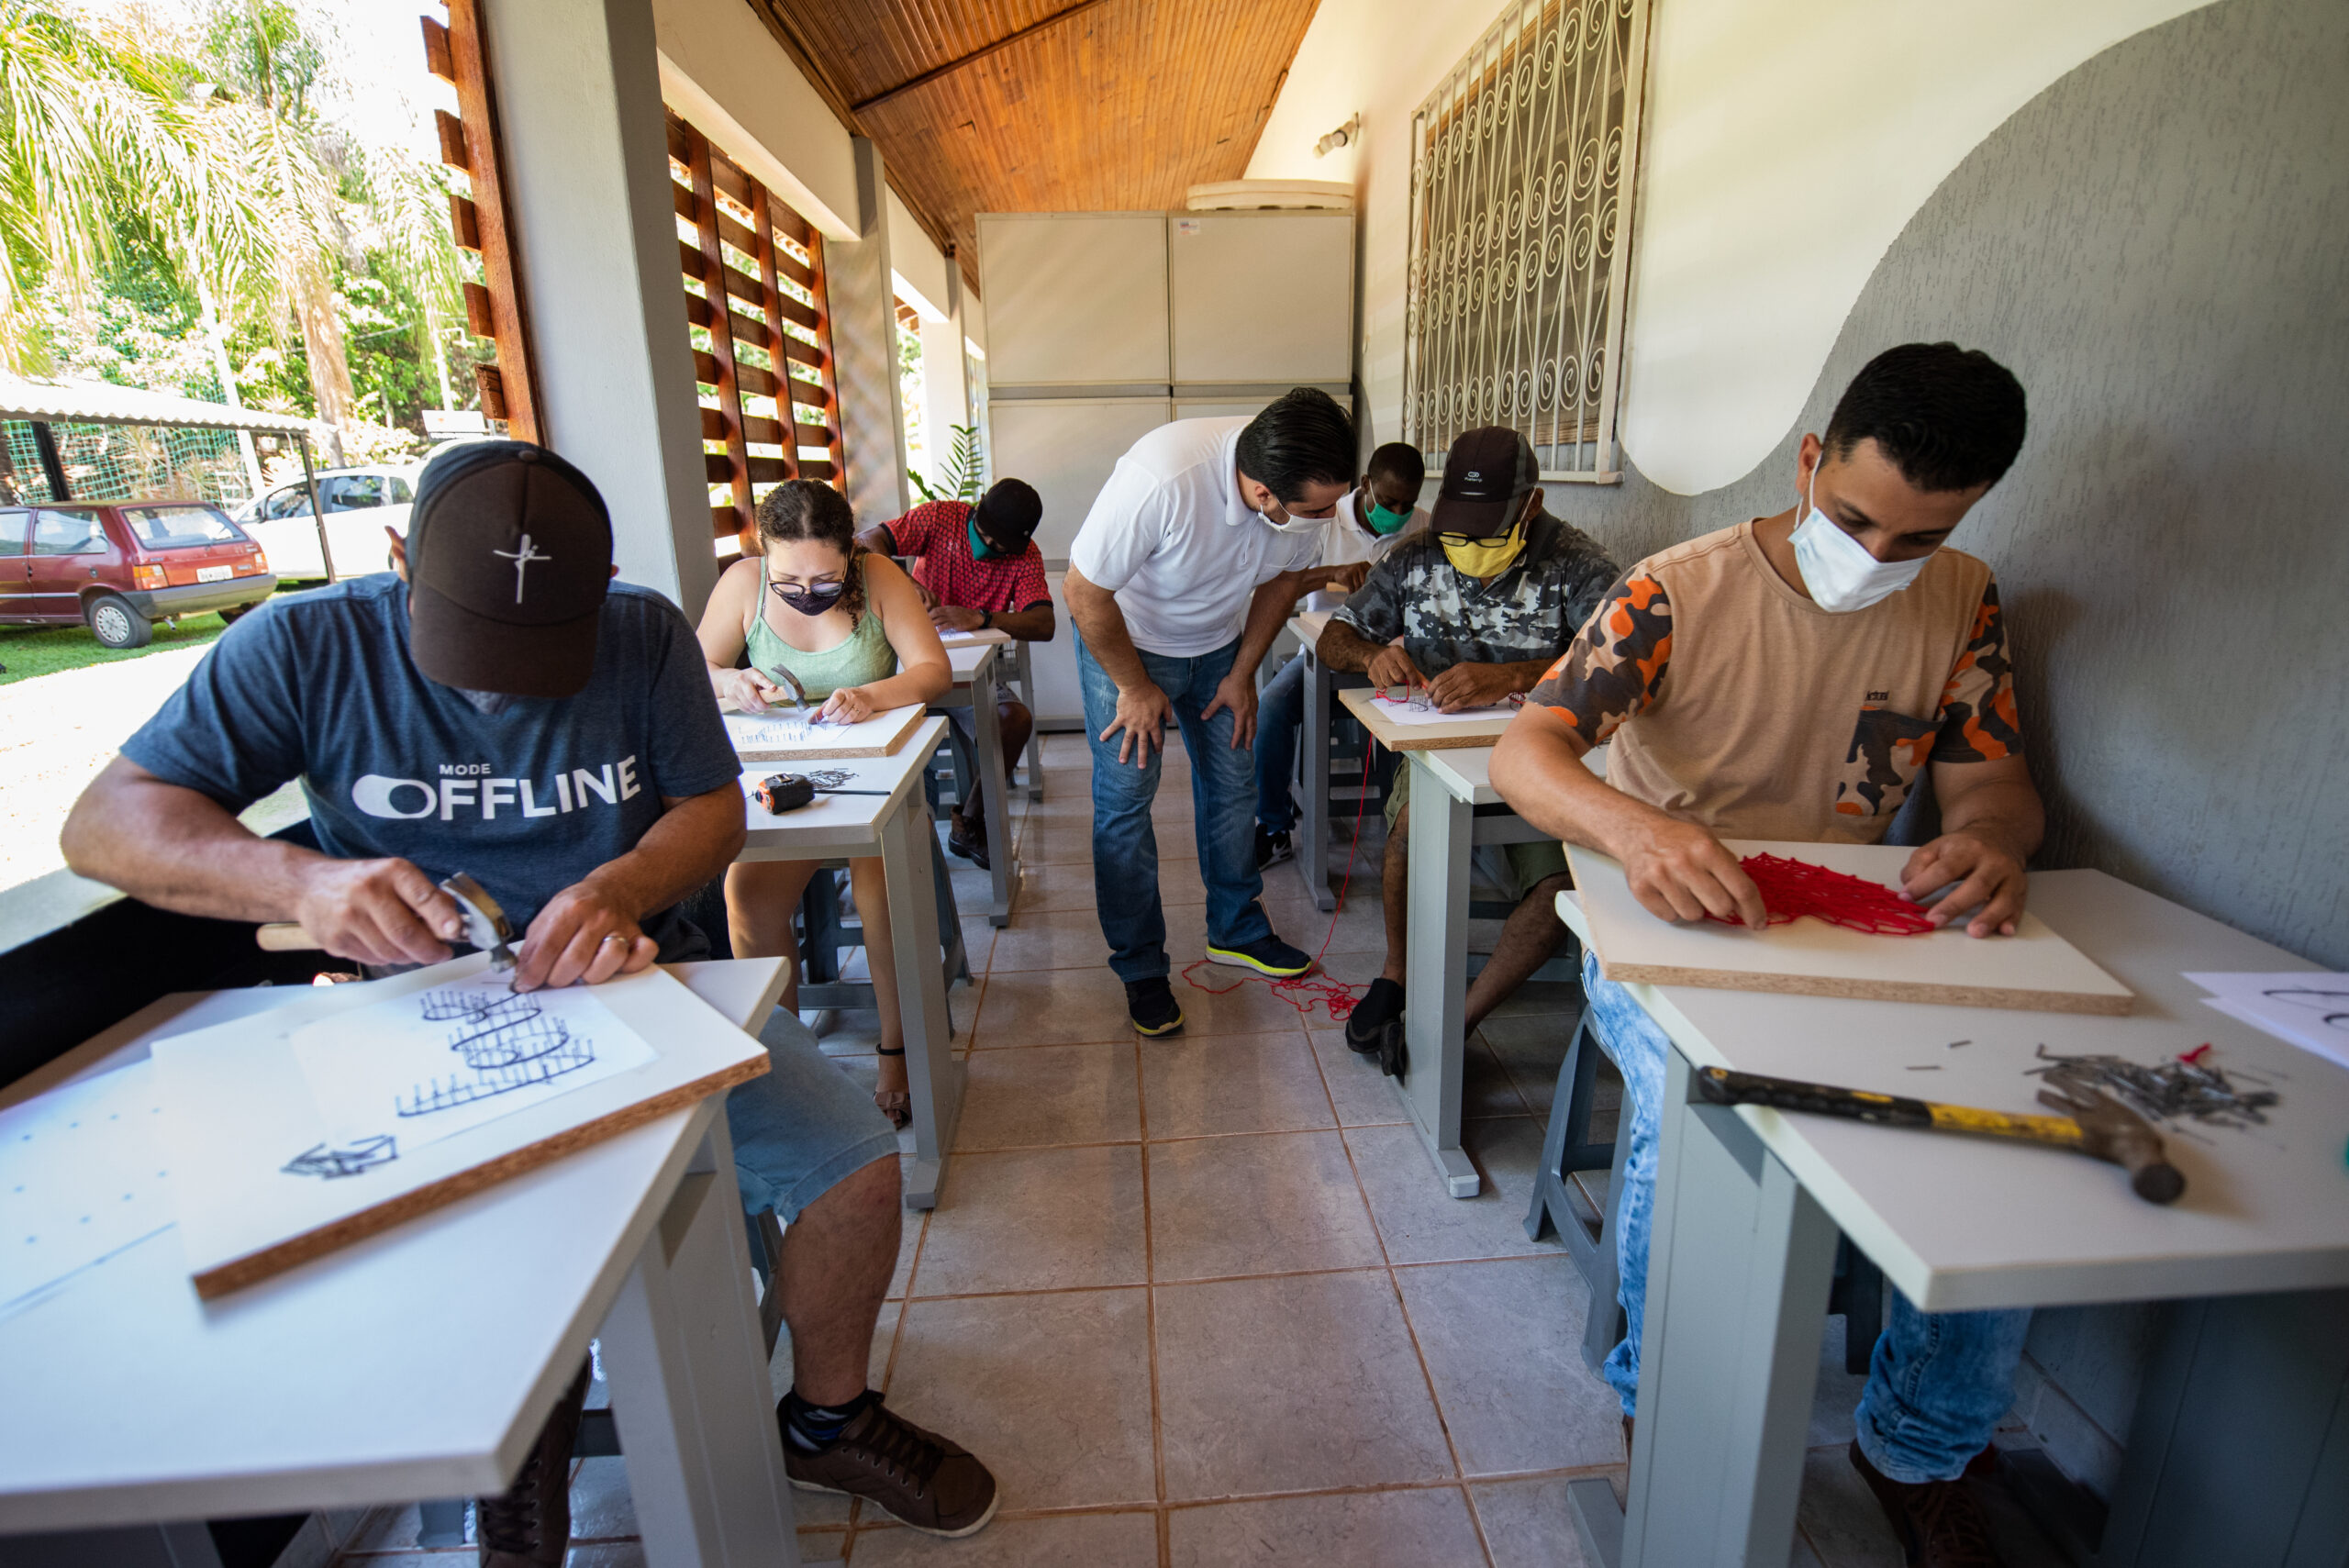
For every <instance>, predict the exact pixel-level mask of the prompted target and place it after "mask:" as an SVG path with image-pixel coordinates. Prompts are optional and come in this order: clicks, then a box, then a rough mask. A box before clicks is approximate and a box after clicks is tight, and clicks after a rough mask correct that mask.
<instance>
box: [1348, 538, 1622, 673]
mask: <svg viewBox="0 0 2349 1568" xmlns="http://www.w3.org/2000/svg"><path fill="white" fill-rule="evenodd" d="M1614 580H1615V562H1612V561H1610V560H1609V559H1608V555H1607V552H1606V551H1605V550H1601V549H1599V548H1598V543H1597V542H1596V541H1595V540H1593V539H1591V538H1590V536H1589V535H1587V534H1586V533H1584V532H1583V531H1582V530H1581V529H1579V528H1574V527H1572V526H1570V525H1569V524H1566V523H1562V522H1560V521H1559V520H1558V519H1557V518H1555V517H1552V516H1550V514H1549V513H1547V512H1544V513H1542V515H1541V516H1540V517H1536V518H1535V519H1534V521H1533V526H1532V527H1531V528H1530V529H1528V530H1527V532H1526V539H1525V548H1524V549H1523V550H1520V551H1519V552H1518V557H1517V559H1516V560H1515V561H1513V562H1510V563H1509V569H1508V571H1506V572H1504V573H1501V574H1500V575H1499V576H1497V577H1496V578H1494V579H1493V580H1492V581H1491V582H1489V583H1479V582H1477V581H1476V579H1475V578H1474V577H1470V576H1468V575H1466V574H1465V573H1462V572H1460V571H1459V570H1458V569H1456V568H1455V567H1454V566H1453V564H1452V562H1450V561H1448V560H1446V559H1445V558H1444V553H1443V545H1442V542H1441V541H1440V540H1439V539H1437V538H1436V536H1435V535H1434V534H1433V533H1432V532H1429V533H1421V534H1415V535H1411V536H1409V537H1407V538H1406V539H1404V540H1403V542H1402V543H1400V544H1398V545H1397V546H1396V547H1395V548H1394V550H1392V551H1390V552H1389V553H1388V554H1387V556H1386V559H1385V560H1383V561H1381V562H1379V563H1378V564H1377V565H1376V566H1375V567H1373V568H1371V573H1370V575H1369V576H1368V577H1367V578H1365V579H1364V581H1363V585H1362V586H1361V587H1359V588H1357V589H1355V590H1354V591H1353V594H1352V595H1350V596H1349V597H1348V598H1347V600H1346V602H1345V603H1344V604H1343V605H1341V606H1339V608H1338V609H1337V610H1336V612H1335V613H1334V614H1333V615H1332V616H1331V617H1330V618H1331V619H1333V620H1341V621H1344V622H1345V623H1346V624H1347V625H1348V626H1351V627H1353V628H1354V629H1355V630H1356V631H1358V632H1360V633H1361V634H1362V635H1363V638H1364V640H1366V641H1370V642H1379V643H1385V642H1392V641H1394V640H1395V639H1396V638H1397V637H1400V638H1401V639H1403V651H1404V652H1405V653H1408V654H1409V655H1410V658H1411V662H1412V663H1413V664H1416V665H1417V666H1419V673H1421V674H1423V675H1431V676H1432V675H1440V674H1442V673H1443V672H1444V671H1446V670H1449V669H1450V668H1452V666H1453V665H1454V664H1519V663H1531V662H1533V661H1535V660H1539V659H1553V658H1555V657H1557V655H1558V653H1559V651H1561V650H1562V649H1564V647H1565V646H1566V643H1567V640H1568V639H1571V638H1572V637H1573V636H1574V634H1575V628H1576V627H1579V626H1580V625H1582V623H1583V622H1584V621H1585V620H1586V619H1587V618H1589V616H1590V612H1591V611H1592V610H1593V609H1595V608H1596V607H1598V600H1599V596H1600V595H1602V594H1603V593H1605V592H1606V589H1607V584H1609V583H1611V582H1613V581H1614Z"/></svg>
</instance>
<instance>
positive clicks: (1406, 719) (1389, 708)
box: [1377, 697, 1517, 724]
mask: <svg viewBox="0 0 2349 1568" xmlns="http://www.w3.org/2000/svg"><path fill="white" fill-rule="evenodd" d="M1377 703H1378V717H1381V718H1383V719H1385V720H1386V722H1387V723H1389V724H1475V723H1490V722H1491V721H1492V720H1494V719H1496V718H1508V717H1513V716H1515V714H1516V712H1517V705H1516V704H1514V703H1505V702H1497V703H1490V704H1487V705H1486V706H1483V707H1464V708H1459V709H1455V710H1454V711H1453V712H1451V713H1445V712H1443V711H1442V710H1441V709H1438V708H1432V707H1413V706H1411V705H1410V704H1408V703H1399V702H1388V701H1387V700H1386V698H1385V697H1380V698H1378V699H1377Z"/></svg>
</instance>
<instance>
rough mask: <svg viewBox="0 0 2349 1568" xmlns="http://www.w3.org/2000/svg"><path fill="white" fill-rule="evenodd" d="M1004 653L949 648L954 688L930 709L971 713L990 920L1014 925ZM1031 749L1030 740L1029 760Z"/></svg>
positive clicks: (999, 648)
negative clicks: (1001, 705) (999, 669)
mask: <svg viewBox="0 0 2349 1568" xmlns="http://www.w3.org/2000/svg"><path fill="white" fill-rule="evenodd" d="M1018 646H1021V647H1023V648H1024V646H1025V645H1024V644H1020V645H1018ZM1002 652H1003V645H1002V644H1000V643H988V642H982V643H976V644H974V643H951V644H949V645H948V647H947V650H946V657H947V662H948V663H949V664H951V665H952V666H953V670H954V684H953V685H952V687H950V688H949V689H948V690H947V693H946V695H944V696H942V697H941V698H939V699H938V700H937V701H936V702H934V703H932V704H930V712H932V713H938V712H940V711H941V710H943V709H946V708H956V707H967V708H969V709H970V710H971V735H972V738H973V740H972V750H973V751H975V752H976V753H977V763H978V770H979V789H980V793H981V794H982V795H985V797H986V818H987V824H986V826H987V874H988V875H989V876H990V877H992V878H994V887H993V890H992V892H991V894H990V896H989V899H988V903H987V921H988V923H989V924H991V925H996V926H1008V925H1009V924H1011V901H1012V899H1013V898H1014V897H1015V896H1016V895H1017V894H1018V891H1019V862H1018V860H1017V859H1016V858H1015V857H1014V855H1013V853H1012V850H1013V847H1014V846H1013V843H1012V837H1011V804H1010V772H1011V770H1010V768H1009V766H1008V762H1007V759H1006V758H1005V757H1004V754H1003V715H1002V714H1000V713H998V712H996V703H997V702H998V701H999V700H1000V694H1001V687H1000V686H999V684H998V683H997V677H996V665H997V664H998V663H999V662H1001V655H1002ZM965 666H967V668H965ZM1033 750H1034V742H1033V741H1032V740H1031V741H1030V754H1031V755H1032V754H1033ZM1030 776H1031V777H1033V778H1035V779H1036V781H1037V784H1036V787H1037V788H1039V789H1041V784H1042V775H1041V773H1040V772H1037V771H1035V770H1032V769H1031V771H1030Z"/></svg>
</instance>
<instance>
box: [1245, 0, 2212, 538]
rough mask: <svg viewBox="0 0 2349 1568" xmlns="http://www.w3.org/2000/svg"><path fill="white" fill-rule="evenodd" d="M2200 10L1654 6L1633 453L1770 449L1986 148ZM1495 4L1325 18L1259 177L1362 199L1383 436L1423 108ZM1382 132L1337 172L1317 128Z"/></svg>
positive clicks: (1749, 457)
mask: <svg viewBox="0 0 2349 1568" xmlns="http://www.w3.org/2000/svg"><path fill="white" fill-rule="evenodd" d="M2203 3H2205V0H2071V3H2070V4H2067V5H2065V6H2043V5H2040V4H2035V3H2033V0H1972V3H1970V4H1967V5H1964V6H1936V5H1929V4H1926V3H1924V0H1804V3H1802V4H1792V3H1788V0H1779V3H1777V4H1770V5H1763V4H1755V3H1754V0H1652V4H1653V7H1654V18H1655V20H1654V28H1653V36H1652V41H1651V50H1650V60H1651V76H1650V85H1649V98H1648V132H1647V138H1646V141H1647V146H1646V149H1645V156H1644V158H1643V161H1642V167H1641V172H1640V178H1641V183H1642V190H1641V193H1640V195H1639V210H1638V214H1637V228H1636V231H1635V236H1634V241H1633V250H1632V264H1633V269H1634V275H1633V280H1632V287H1631V296H1630V297H1631V317H1630V321H1629V327H1628V332H1627V344H1626V357H1625V370H1624V409H1623V422H1622V428H1623V444H1624V449H1625V451H1626V453H1627V454H1628V455H1629V457H1630V458H1631V461H1632V462H1634V463H1636V464H1637V465H1638V466H1639V468H1640V470H1641V471H1642V473H1645V474H1646V475H1647V476H1648V477H1649V478H1650V479H1652V480H1653V481H1655V482H1656V483H1657V484H1661V485H1663V486H1664V487H1665V488H1666V489H1670V490H1674V491H1677V492H1680V493H1682V494H1688V495H1693V494H1696V493H1698V492H1700V491H1704V490H1709V489H1712V488H1715V487H1717V486H1720V485H1722V484H1727V483H1729V482H1730V481H1731V480H1733V479H1736V478H1738V477H1739V476H1740V475H1742V474H1743V473H1745V472H1746V471H1747V470H1748V469H1750V468H1751V467H1752V466H1753V464H1754V463H1755V462H1758V461H1759V460H1760V459H1761V458H1762V457H1763V456H1764V455H1765V453H1767V452H1768V451H1769V450H1770V449H1771V447H1772V445H1773V444H1774V443H1775V442H1776V440H1777V439H1778V437H1779V436H1780V435H1782V434H1783V433H1784V432H1785V430H1786V428H1787V423H1788V421H1790V420H1791V419H1793V418H1794V417H1795V416H1796V415H1797V414H1798V412H1799V410H1800V408H1801V406H1802V402H1803V399H1804V397H1805V395H1807V394H1808V393H1809V390H1810V386H1811V384H1812V382H1813V381H1814V380H1816V379H1817V377H1818V374H1819V372H1820V367H1821V366H1822V365H1823V364H1824V363H1825V362H1826V358H1827V352H1828V350H1829V349H1830V348H1831V346H1832V345H1833V343H1834V340H1835V334H1836V331H1837V329H1838V328H1840V327H1841V326H1842V321H1843V318H1844V317H1845V316H1846V315H1847V314H1849V312H1850V310H1851V308H1852V306H1853V304H1854V302H1855V301H1856V300H1857V299H1858V297H1859V294H1860V290H1861V287H1862V286H1863V285H1864V284H1865V283H1866V282H1867V279H1868V275H1869V273H1870V272H1872V271H1873V270H1874V269H1875V267H1876V262H1877V261H1878V260H1879V259H1881V258H1882V256H1883V255H1884V253H1885V250H1887V247H1889V246H1890V244H1891V243H1892V241H1893V239H1895V238H1896V237H1897V236H1898V234H1899V232H1900V229H1901V228H1902V226H1903V225H1905V224H1906V223H1907V222H1908V221H1909V217H1911V216H1912V215H1914V214H1915V212H1916V211H1917V209H1918V207H1919V206H1921V205H1922V204H1923V202H1924V200H1925V198H1926V197H1927V196H1928V195H1931V194H1932V191H1933V189H1934V188H1935V187H1936V186H1937V185H1939V184H1940V183H1941V182H1942V181H1943V178H1944V177H1945V176H1946V175H1947V174H1948V173H1949V172H1950V171H1951V170H1953V169H1954V168H1955V167H1956V166H1957V163H1958V161H1959V160H1960V159H1962V158H1963V157H1964V156H1965V154H1966V153H1967V152H1968V151H1969V150H1972V149H1973V148H1974V146H1975V145H1976V143H1978V142H1979V141H1981V140H1982V139H1983V138H1984V137H1986V136H1987V135H1988V134H1989V133H1990V132H1991V131H1992V130H1994V129H1996V128H1997V127H1998V125H1999V124H2000V123H2001V122H2003V121H2004V120H2005V119H2006V118H2007V117H2009V115H2011V114H2012V113H2013V112H2014V111H2015V110H2016V109H2018V108H2020V107H2021V106H2022V105H2023V104H2024V103H2025V102H2027V101H2028V100H2030V99H2031V98H2032V96H2033V95H2036V94H2037V93H2038V92H2039V91H2040V90H2041V89H2042V88H2043V87H2045V86H2046V85H2047V84H2048V83H2051V82H2053V81H2054V80H2055V79H2056V78H2057V77H2059V76H2061V75H2063V74H2064V73H2065V72H2068V71H2069V70H2071V69H2072V68H2073V67H2074V66H2076V65H2077V64H2078V63H2080V61H2084V60H2086V59H2087V58H2088V57H2090V56H2091V55H2094V54H2096V53H2098V52H2099V51H2100V50H2103V49H2105V48H2106V47H2108V46H2109V45H2110V44H2112V43H2115V42H2117V41H2119V40H2120V39H2124V38H2127V37H2129V36H2130V35H2132V34H2133V33H2135V32H2138V31H2140V30H2142V29H2143V28H2148V27H2152V26H2154V25H2155V24H2157V23H2159V22H2162V21H2165V20H2167V19H2168V18H2169V17H2174V16H2176V15H2179V14H2180V13H2182V12H2185V11H2189V10H2193V9H2195V8H2196V7H2197V6H2199V5H2200V4H2203ZM1497 13H1498V7H1497V6H1489V5H1484V4H1471V5H1434V6H1431V5H1428V4H1427V3H1426V0H1322V4H1321V6H1320V8H1319V10H1318V11H1317V12H1316V13H1315V14H1314V17H1313V22H1312V25H1311V26H1310V27H1309V28H1307V30H1306V35H1305V41H1304V43H1303V45H1302V46H1301V47H1300V48H1299V49H1298V50H1297V59H1296V61H1295V62H1294V63H1293V64H1292V65H1291V67H1290V70H1289V75H1288V81H1287V83H1286V86H1285V87H1284V88H1283V89H1282V91H1281V95H1280V98H1279V99H1278V101H1277V102H1276V103H1275V106H1274V108H1273V113H1272V116H1271V117H1270V118H1269V119H1268V121H1267V122H1266V125H1265V128H1264V137H1263V139H1261V140H1260V141H1259V142H1258V143H1257V147H1256V152H1255V156H1254V158H1253V159H1252V161H1250V163H1249V167H1248V173H1249V176H1250V177H1251V178H1256V179H1264V178H1279V177H1287V178H1310V179H1323V180H1346V179H1352V180H1353V181H1354V182H1355V185H1356V189H1357V191H1358V192H1359V193H1360V196H1359V207H1360V210H1361V212H1362V214H1363V225H1364V241H1363V244H1364V255H1363V265H1362V269H1361V278H1362V289H1363V304H1362V314H1363V334H1364V342H1363V352H1362V365H1363V378H1364V388H1365V392H1366V394H1367V396H1368V405H1369V406H1368V420H1367V428H1366V430H1365V434H1366V436H1368V437H1369V438H1370V439H1374V440H1391V439H1394V438H1395V437H1396V436H1397V434H1399V419H1398V412H1399V410H1400V407H1401V405H1402V373H1403V303H1404V302H1403V288H1404V277H1405V266H1406V253H1405V252H1406V247H1407V245H1408V204H1409V197H1410V162H1409V148H1408V142H1409V131H1410V116H1411V111H1412V110H1413V109H1414V108H1415V107H1417V106H1418V105H1419V101H1420V100H1421V99H1422V98H1424V97H1425V96H1426V95H1427V94H1428V93H1429V92H1430V91H1431V90H1432V89H1433V87H1434V86H1435V84H1436V83H1438V82H1440V81H1441V80H1442V78H1443V76H1444V75H1445V73H1446V72H1449V71H1450V70H1451V69H1452V67H1453V64H1454V63H1455V62H1456V61H1458V60H1459V59H1460V57H1461V56H1462V55H1463V54H1464V52H1465V51H1466V50H1467V49H1468V47H1469V46H1470V45H1471V44H1472V43H1474V42H1475V39H1477V37H1478V36H1479V35H1480V34H1481V33H1482V32H1483V30H1484V29H1485V28H1486V27H1487V26H1489V25H1490V24H1491V22H1492V20H1493V18H1494V17H1495V16H1496V15H1497ZM1356 112H1360V113H1361V115H1362V117H1363V128H1364V136H1363V137H1362V138H1361V139H1359V140H1358V141H1357V143H1356V144H1355V145H1354V146H1353V147H1349V148H1345V149H1343V150H1340V151H1338V152H1335V153H1332V154H1330V156H1328V157H1326V158H1316V157H1314V156H1313V143H1314V142H1315V141H1316V140H1317V139H1319V138H1320V137H1321V136H1322V135H1323V133H1325V132H1327V131H1329V130H1331V129H1333V128H1336V127H1337V126H1339V125H1341V124H1342V123H1343V122H1344V121H1345V119H1346V118H1347V117H1348V116H1350V115H1353V114H1354V113H1356Z"/></svg>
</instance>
